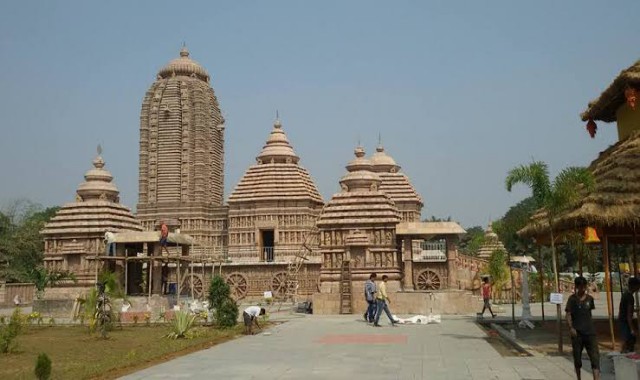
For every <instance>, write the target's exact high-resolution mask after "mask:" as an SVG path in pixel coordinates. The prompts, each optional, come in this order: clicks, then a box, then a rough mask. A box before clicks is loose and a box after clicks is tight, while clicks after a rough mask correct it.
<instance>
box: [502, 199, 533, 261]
mask: <svg viewBox="0 0 640 380" xmlns="http://www.w3.org/2000/svg"><path fill="white" fill-rule="evenodd" d="M537 209H538V207H537V204H536V200H535V199H534V198H533V197H528V198H525V199H523V200H522V201H520V202H518V203H517V204H516V205H514V206H511V208H509V210H508V211H507V212H506V213H505V214H504V216H503V217H502V218H501V219H500V220H497V221H495V222H494V223H493V225H492V227H493V231H494V232H495V233H496V234H497V235H498V238H500V241H501V242H502V243H503V244H504V247H505V249H507V251H509V252H518V251H528V250H529V248H530V244H531V242H530V241H529V239H524V238H521V237H520V236H518V231H519V230H521V229H522V228H523V227H524V226H526V225H527V223H528V222H529V218H531V216H532V215H533V213H534V212H535V211H536V210H537Z"/></svg>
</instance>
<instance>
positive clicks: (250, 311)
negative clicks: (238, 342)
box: [242, 306, 267, 335]
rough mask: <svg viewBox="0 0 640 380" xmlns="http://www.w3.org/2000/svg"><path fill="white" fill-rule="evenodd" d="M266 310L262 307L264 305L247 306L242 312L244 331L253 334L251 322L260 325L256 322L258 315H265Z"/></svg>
mask: <svg viewBox="0 0 640 380" xmlns="http://www.w3.org/2000/svg"><path fill="white" fill-rule="evenodd" d="M266 312H267V311H266V310H265V309H264V307H260V306H249V307H248V308H246V309H244V312H243V313H242V319H243V320H244V333H245V334H248V335H253V332H252V331H251V326H252V325H253V323H255V324H256V326H258V328H260V325H259V324H258V316H260V315H265V314H266Z"/></svg>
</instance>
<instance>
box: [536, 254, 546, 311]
mask: <svg viewBox="0 0 640 380" xmlns="http://www.w3.org/2000/svg"><path fill="white" fill-rule="evenodd" d="M538 260H540V307H541V308H542V321H544V300H545V298H544V261H543V260H542V247H540V245H538Z"/></svg>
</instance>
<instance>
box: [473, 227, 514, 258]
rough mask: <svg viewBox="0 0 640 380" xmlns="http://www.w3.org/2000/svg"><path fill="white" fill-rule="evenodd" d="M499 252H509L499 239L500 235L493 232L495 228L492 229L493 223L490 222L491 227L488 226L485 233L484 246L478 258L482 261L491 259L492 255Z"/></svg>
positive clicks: (479, 251)
mask: <svg viewBox="0 0 640 380" xmlns="http://www.w3.org/2000/svg"><path fill="white" fill-rule="evenodd" d="M498 250H502V251H505V252H506V251H507V250H506V249H505V248H504V245H503V244H502V242H501V241H500V239H499V238H498V234H496V233H495V232H493V228H492V227H491V222H489V225H488V226H487V229H486V230H485V233H484V244H482V246H481V247H480V249H479V250H478V257H480V258H482V259H488V258H489V257H491V254H492V253H493V252H494V251H498Z"/></svg>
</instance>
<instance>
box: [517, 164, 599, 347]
mask: <svg viewBox="0 0 640 380" xmlns="http://www.w3.org/2000/svg"><path fill="white" fill-rule="evenodd" d="M519 183H520V184H525V185H527V186H529V188H531V192H532V193H533V198H534V199H535V201H536V205H537V207H539V208H543V209H544V211H545V219H546V222H547V223H548V224H549V240H550V242H551V258H552V265H553V272H554V277H555V288H556V292H557V293H560V279H559V276H558V256H557V253H556V247H555V236H554V234H553V226H554V222H555V220H556V217H557V216H558V215H559V214H560V213H561V212H562V211H564V210H566V209H567V208H568V207H570V206H572V205H573V204H575V203H576V202H577V201H578V200H579V199H580V197H581V192H580V189H581V188H583V189H584V190H586V191H589V190H591V188H592V187H593V177H592V175H591V172H589V170H587V169H586V168H581V167H569V168H566V169H564V170H562V171H561V172H560V174H558V176H557V177H556V178H555V180H554V181H553V183H552V182H551V180H550V179H549V168H548V166H547V164H546V163H544V162H542V161H534V162H532V163H531V164H529V165H521V166H518V167H515V168H513V169H511V170H510V171H509V173H508V174H507V178H506V179H505V185H506V187H507V191H511V189H512V188H513V186H514V185H516V184H519ZM556 307H557V314H558V315H557V321H558V351H559V352H562V331H561V329H562V311H561V308H560V305H559V304H558V305H556Z"/></svg>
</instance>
